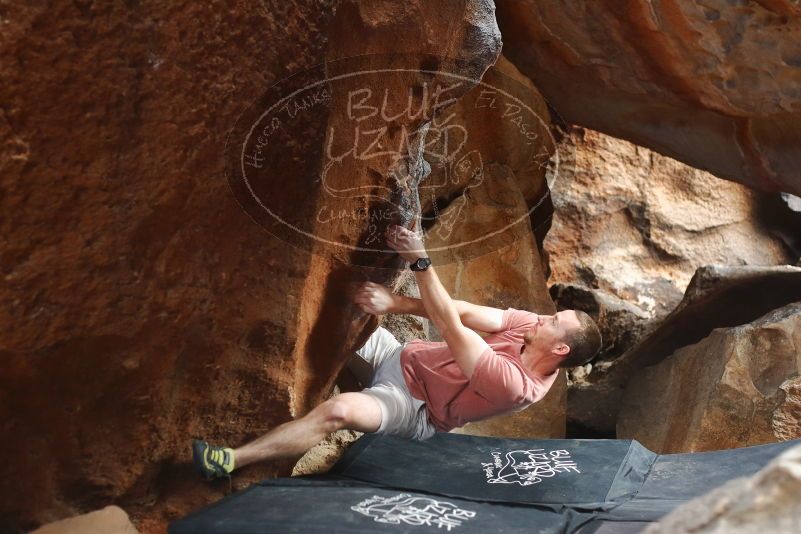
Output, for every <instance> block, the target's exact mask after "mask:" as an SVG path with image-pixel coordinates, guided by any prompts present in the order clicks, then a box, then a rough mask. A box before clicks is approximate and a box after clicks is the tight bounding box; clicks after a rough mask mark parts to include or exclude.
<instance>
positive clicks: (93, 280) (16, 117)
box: [0, 0, 500, 532]
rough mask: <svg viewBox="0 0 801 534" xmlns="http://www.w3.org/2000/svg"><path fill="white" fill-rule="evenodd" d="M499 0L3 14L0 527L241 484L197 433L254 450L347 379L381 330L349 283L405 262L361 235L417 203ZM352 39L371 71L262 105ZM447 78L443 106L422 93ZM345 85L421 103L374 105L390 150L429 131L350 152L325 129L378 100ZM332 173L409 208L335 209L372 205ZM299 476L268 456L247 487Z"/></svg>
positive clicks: (149, 515) (310, 77)
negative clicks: (441, 121)
mask: <svg viewBox="0 0 801 534" xmlns="http://www.w3.org/2000/svg"><path fill="white" fill-rule="evenodd" d="M493 11H494V7H493V5H492V4H491V3H487V2H483V1H479V0H453V1H449V2H444V3H437V4H436V5H434V4H431V3H427V2H419V1H412V2H404V3H397V2H394V1H376V2H359V1H355V0H353V1H350V0H341V1H339V2H318V1H311V0H308V1H300V2H293V3H292V4H291V8H287V6H285V5H284V4H283V3H280V2H255V3H253V4H252V5H251V4H248V5H245V4H241V3H233V4H231V3H228V2H219V1H212V2H205V3H197V2H186V1H184V2H180V1H179V2H169V3H156V2H144V3H143V2H133V3H131V2H128V3H124V2H123V3H98V2H95V3H92V2H61V3H58V2H57V3H55V4H48V5H38V4H31V3H25V2H12V3H10V4H8V5H6V6H4V8H3V20H4V24H3V39H2V44H0V54H1V55H2V58H3V60H2V61H0V65H1V66H0V75H1V76H2V79H3V84H2V87H0V100H2V102H3V107H2V111H0V132H3V137H4V140H5V141H4V143H3V145H2V147H0V170H2V174H3V176H4V183H5V184H6V186H4V189H3V194H2V196H0V211H2V213H3V214H8V215H9V216H7V217H4V218H3V219H2V222H1V223H0V224H2V236H3V238H2V239H3V241H4V243H6V245H5V246H4V247H3V251H2V262H0V263H1V264H2V274H3V279H4V284H3V285H2V287H0V299H1V300H2V301H3V302H6V303H8V306H3V307H1V308H0V325H2V327H0V339H1V340H2V341H0V354H2V358H0V366H2V372H1V373H0V401H2V402H0V420H2V423H3V428H4V433H3V437H4V446H5V451H6V453H7V455H8V457H9V458H14V459H15V460H14V461H6V462H4V463H3V465H2V467H0V479H2V482H0V485H1V486H0V500H2V504H0V530H2V531H4V532H5V531H9V532H14V531H19V530H23V529H28V528H31V527H34V526H36V525H38V524H41V523H43V522H45V521H50V520H52V519H57V518H59V517H66V516H70V515H74V514H75V513H78V512H82V511H87V510H91V509H93V508H96V507H97V505H98V503H104V502H109V501H112V500H113V501H115V502H117V503H120V504H121V505H123V506H124V507H125V509H126V510H128V511H129V513H130V514H131V516H132V517H133V518H134V520H135V521H143V520H148V521H150V520H154V521H156V522H158V521H163V519H164V518H165V517H175V516H176V515H180V514H183V513H185V512H186V511H188V510H189V509H192V508H194V507H197V506H199V505H201V504H203V503H206V502H209V501H211V500H214V499H216V498H218V497H219V494H220V492H221V491H222V490H223V488H226V489H227V482H224V481H223V482H221V483H220V484H215V485H204V484H202V483H200V481H199V480H197V479H196V477H195V475H194V473H192V471H191V468H190V467H189V465H188V460H189V455H188V453H189V450H188V443H189V439H190V438H191V437H196V436H205V437H208V438H210V439H212V440H214V441H218V442H227V443H238V442H242V441H244V440H246V439H249V438H252V437H254V436H255V435H257V434H259V433H262V432H264V431H265V430H267V429H269V428H271V427H274V426H276V425H277V424H279V423H282V422H284V421H287V420H289V419H290V418H292V417H294V416H298V415H302V414H303V413H305V412H306V411H308V410H309V409H310V407H312V406H313V405H314V404H316V403H317V402H319V400H321V399H323V398H325V397H326V396H327V395H329V394H330V393H331V388H332V385H333V381H334V378H335V377H336V375H337V371H338V370H339V368H341V367H342V365H343V363H344V360H345V357H346V355H347V353H348V352H349V351H350V350H352V349H353V348H354V347H355V346H358V344H359V342H360V341H362V340H363V339H364V338H365V337H366V336H367V335H369V333H370V331H371V330H372V329H373V328H374V327H375V321H374V320H372V319H370V318H368V317H366V316H364V315H363V314H361V313H360V312H359V310H358V308H356V307H355V306H353V305H351V304H350V297H351V291H352V289H353V288H354V287H355V286H356V285H358V283H360V282H361V281H363V280H365V279H373V280H375V281H378V282H383V283H391V282H392V280H393V279H394V277H395V276H396V273H397V269H398V267H399V266H400V262H398V261H397V259H396V258H393V257H392V255H389V254H386V253H385V252H383V251H381V250H376V249H375V248H374V249H372V250H370V251H368V253H365V254H364V255H359V254H357V253H353V254H352V253H351V252H349V251H352V247H353V246H354V245H358V244H360V243H364V242H365V241H366V240H367V239H368V238H369V236H370V234H371V233H380V232H382V231H383V229H384V228H385V227H386V225H387V224H389V223H390V222H408V221H410V220H412V219H414V217H415V216H417V215H418V214H419V210H420V208H419V203H418V201H417V194H418V192H417V189H416V188H417V186H418V185H419V182H420V180H423V179H424V178H425V175H426V172H427V167H426V164H425V162H424V160H423V158H422V151H421V148H422V146H423V141H424V138H425V137H424V135H425V132H426V131H427V128H428V127H429V125H430V123H431V122H432V119H433V116H434V115H436V113H435V112H441V111H443V110H444V109H446V107H447V106H446V104H452V103H453V102H454V101H456V100H458V98H459V97H461V96H462V95H464V93H466V92H467V91H469V90H470V89H471V88H472V87H473V86H475V85H476V84H477V83H478V79H479V78H480V77H481V75H482V74H483V72H484V71H485V70H486V69H487V68H488V67H489V66H490V65H491V64H492V63H493V62H494V61H495V59H496V58H497V56H498V54H499V52H500V35H499V33H498V29H497V26H496V24H495V19H494V12H493ZM387 53H390V54H391V56H390V57H392V58H394V59H393V60H391V61H390V60H386V56H384V59H380V58H381V57H382V55H384V54H387ZM354 55H363V56H364V59H363V60H362V61H363V63H362V64H361V66H366V67H369V68H368V69H367V71H369V72H368V74H367V76H366V77H365V78H363V79H362V81H361V82H359V83H356V82H352V81H350V80H351V79H350V78H347V77H343V78H342V79H343V80H344V81H343V83H342V84H340V85H339V86H336V87H334V85H331V84H329V85H328V86H327V87H332V88H333V89H336V90H333V89H332V90H331V91H329V92H325V91H322V90H321V91H318V92H315V93H314V94H305V95H304V98H297V99H295V100H287V101H286V102H285V103H286V107H282V108H279V112H280V113H284V114H285V115H283V116H282V119H279V122H280V121H281V120H283V122H280V124H281V125H285V126H287V127H286V128H281V127H278V126H277V124H278V123H276V122H274V121H270V122H268V123H267V124H264V125H263V124H261V123H259V122H258V120H259V119H260V118H262V117H263V115H260V114H259V113H261V112H262V111H263V112H264V113H266V111H267V108H266V106H267V105H269V104H271V103H273V104H274V103H276V101H274V100H271V99H275V98H277V97H280V96H282V93H281V92H280V91H282V90H285V89H288V88H294V87H295V86H294V85H293V84H303V83H307V82H308V83H309V84H311V83H312V82H315V81H316V82H319V81H320V80H319V79H316V78H315V76H317V75H318V74H319V73H320V72H321V69H320V68H317V69H314V68H312V67H313V66H314V65H319V64H323V63H324V62H326V65H328V66H330V69H331V70H330V71H328V73H329V74H330V73H335V74H337V75H340V74H342V75H344V74H347V73H348V69H350V68H352V67H354V64H353V63H348V60H347V59H345V58H351V57H353V56H354ZM377 58H378V59H377ZM385 60H386V61H385ZM387 61H389V63H387ZM356 66H358V65H356ZM382 66H383V67H386V66H390V67H398V68H401V67H402V68H404V69H406V71H408V73H407V74H406V75H402V76H401V75H398V76H394V75H388V76H380V75H378V74H377V73H376V71H378V70H380V67H382ZM304 69H311V70H309V71H306V74H304V75H301V76H296V77H293V78H290V79H289V80H288V81H283V82H281V83H278V84H277V85H274V84H275V83H276V82H278V81H279V80H283V79H285V78H286V77H287V76H288V75H290V74H293V73H295V72H298V71H302V70H304ZM442 71H449V72H450V73H452V74H453V75H457V76H461V77H462V80H461V82H460V83H458V84H454V83H452V82H450V81H448V80H446V79H445V78H446V77H443V75H441V74H440V73H441V72H442ZM446 82H447V86H448V88H449V90H448V91H447V98H445V99H442V100H440V101H439V102H435V101H432V100H431V99H427V98H425V97H426V96H427V95H429V96H430V95H431V94H432V93H431V92H436V90H437V88H440V89H442V88H443V87H444V86H445V84H446ZM360 83H363V84H366V85H359V84H360ZM268 87H269V88H270V89H268ZM303 87H305V88H306V89H308V88H310V87H326V86H325V85H322V86H314V85H306V86H302V87H301V88H303ZM354 87H357V88H360V89H363V88H365V87H366V88H369V89H371V90H372V91H373V92H374V95H373V100H372V102H376V101H381V99H382V97H383V96H384V94H385V90H386V95H387V101H388V103H389V107H390V108H391V110H395V109H403V105H404V104H406V103H407V102H409V98H410V95H411V98H412V99H413V100H414V99H416V100H415V101H414V104H415V105H416V106H417V107H416V109H417V110H419V111H420V113H419V114H418V115H415V116H410V115H399V116H397V117H392V118H390V117H388V116H387V115H386V114H385V115H383V116H381V117H380V119H381V120H384V121H385V123H384V126H386V128H384V129H383V130H381V129H379V128H377V126H378V124H377V121H379V119H376V118H374V117H373V118H371V117H367V118H365V119H364V121H362V122H360V124H362V125H363V126H364V129H365V130H368V129H369V130H373V132H372V134H371V135H372V137H370V139H369V141H371V142H373V141H374V142H376V143H378V144H383V146H385V147H386V146H390V147H391V146H400V145H399V144H400V143H401V141H402V140H404V138H403V132H404V128H405V129H406V130H405V131H406V132H407V133H408V132H409V131H415V132H419V135H417V136H416V137H413V138H411V137H410V138H405V141H408V142H407V143H406V145H405V146H403V147H402V148H403V154H402V155H403V156H404V157H402V158H392V157H390V156H386V155H385V156H380V157H375V158H369V157H363V156H365V153H364V152H363V151H360V152H358V154H354V153H350V154H351V155H352V156H353V157H351V158H350V159H348V158H344V157H342V156H343V155H347V154H349V152H348V151H347V148H346V145H347V143H346V141H344V140H343V139H345V138H344V137H338V138H336V139H334V138H333V134H332V132H333V131H336V132H338V133H339V134H342V133H344V132H350V142H351V145H352V144H353V143H354V140H353V133H354V131H355V129H356V127H355V125H354V124H355V119H356V118H358V119H362V118H364V116H363V115H359V116H358V117H355V116H353V115H348V114H347V111H352V110H353V109H354V108H353V106H351V107H350V108H349V107H348V103H347V102H345V100H346V99H347V96H346V95H347V94H348V90H349V89H354ZM427 91H431V92H427ZM306 96H308V98H305V97H306ZM280 102H284V101H280ZM362 103H363V104H364V105H365V106H367V105H368V104H369V103H367V102H362ZM396 106H397V107H396ZM360 109H361V111H362V112H364V111H366V110H369V108H367V107H363V108H360ZM264 116H267V115H264ZM273 118H275V117H273ZM289 119H293V121H294V122H292V121H290V120H289ZM379 122H380V121H379ZM262 126H263V127H262ZM272 126H275V128H274V129H273V130H270V129H269V128H270V127H272ZM251 132H255V133H256V135H254V136H250V137H248V136H247V135H246V134H249V133H251ZM272 134H274V136H273V137H270V135H272ZM327 136H329V137H327ZM271 142H272V143H273V144H272V145H270V143H271ZM226 143H227V151H226ZM338 143H345V146H344V147H343V146H340V144H338ZM254 144H255V147H254ZM275 147H278V148H279V149H278V150H275ZM326 148H329V149H330V151H329V152H326ZM343 148H344V150H340V149H343ZM249 149H253V150H249ZM407 149H408V150H407ZM268 154H269V158H268V157H266V156H267V155H268ZM226 155H227V158H226ZM396 155H398V154H396ZM357 156H358V157H357ZM237 158H239V165H237ZM332 158H336V161H335V163H337V165H330V164H331V163H332ZM265 162H266V163H267V165H264V163H265ZM226 164H227V166H228V167H227V169H226ZM237 169H248V171H249V172H250V171H253V172H255V170H264V172H266V170H267V169H270V170H272V172H273V174H272V175H270V176H268V175H265V174H251V175H249V177H251V178H254V177H255V178H264V180H251V182H249V185H250V186H252V187H253V191H252V192H253V194H254V197H256V196H258V195H262V197H261V198H260V200H264V199H265V198H268V197H269V198H272V200H273V202H274V204H272V205H271V207H273V208H276V206H277V207H278V208H282V209H285V210H287V211H288V212H289V213H290V214H292V215H294V216H296V217H298V219H300V220H302V221H306V222H308V223H309V226H308V227H305V228H302V230H304V231H307V233H309V234H311V235H312V236H315V235H323V236H331V235H335V237H336V239H335V241H336V242H337V245H341V246H339V248H337V247H324V246H322V245H321V243H322V241H320V240H314V239H312V240H307V241H305V242H304V241H302V240H301V239H300V238H298V240H293V238H292V237H291V236H289V237H288V236H287V234H286V233H282V230H281V229H280V228H278V225H277V224H275V225H274V226H270V224H269V222H268V223H265V221H264V220H263V219H261V217H260V215H262V214H263V213H262V212H260V211H259V210H258V208H254V203H255V201H254V202H250V201H249V200H248V197H247V196H246V195H243V194H242V187H243V186H242V183H243V182H242V180H241V179H240V178H242V177H241V176H239V175H237ZM226 170H227V171H228V173H227V175H228V183H226V178H225V176H226ZM323 170H326V171H329V172H327V173H325V174H326V177H327V178H330V181H329V182H327V184H326V185H332V184H333V187H334V189H335V190H336V188H338V187H339V188H342V187H352V188H361V187H365V186H367V187H371V186H376V187H384V188H385V189H386V188H388V189H389V191H388V192H387V195H389V196H390V197H391V198H390V200H391V201H392V202H393V203H394V205H396V206H398V209H397V210H396V211H394V212H393V213H392V214H391V220H390V219H385V220H382V221H380V224H378V225H376V226H377V228H368V227H367V225H364V224H362V222H363V221H361V220H358V219H356V218H355V217H350V218H349V217H347V216H346V217H343V218H339V219H337V220H334V221H330V220H329V221H321V220H320V219H319V218H317V217H316V215H318V214H319V213H321V211H320V210H321V208H322V207H325V205H326V202H329V201H330V202H331V205H332V206H335V207H336V208H337V209H341V210H345V214H346V215H347V214H348V213H351V214H352V213H357V212H358V210H359V209H363V208H365V206H367V207H368V208H369V207H372V206H373V204H371V203H370V202H369V201H367V200H365V198H366V197H364V196H360V197H356V198H352V197H351V198H343V197H341V196H338V197H336V198H335V199H333V200H332V199H331V197H332V195H331V194H329V193H330V190H322V189H320V188H317V189H314V188H312V187H308V184H310V183H314V178H315V177H319V176H320V175H321V174H323ZM268 178H272V180H270V179H268ZM231 189H233V191H234V195H235V196H232V195H231ZM333 196H336V195H333ZM235 198H236V200H238V201H239V202H240V204H241V205H238V204H237V202H236V201H235ZM384 200H385V199H384ZM384 200H382V201H380V202H383V201H384ZM380 202H377V204H380ZM243 207H244V208H245V209H244V210H243V209H242V208H243ZM341 213H342V211H337V212H336V214H337V215H340V214H341ZM254 220H256V221H257V222H259V223H261V224H262V225H263V226H265V227H267V228H268V229H269V230H270V231H271V232H272V234H270V233H268V232H265V230H264V228H262V227H260V226H258V225H256V224H254V222H253V221H254ZM354 221H355V222H354ZM276 235H279V236H281V238H282V239H278V238H276V237H275V236H276ZM300 235H303V234H301V233H297V236H300ZM290 244H291V245H295V246H290ZM347 247H351V248H350V249H349V248H347ZM343 250H344V251H345V252H343ZM290 468H291V463H287V462H283V463H281V462H279V463H275V464H272V465H264V466H254V467H253V468H251V469H248V470H246V471H245V472H243V473H242V474H240V475H239V476H238V477H237V483H238V484H240V485H245V484H248V483H249V482H252V481H254V480H258V479H261V478H264V477H267V476H273V475H276V474H279V473H287V472H288V470H289V469H290Z"/></svg>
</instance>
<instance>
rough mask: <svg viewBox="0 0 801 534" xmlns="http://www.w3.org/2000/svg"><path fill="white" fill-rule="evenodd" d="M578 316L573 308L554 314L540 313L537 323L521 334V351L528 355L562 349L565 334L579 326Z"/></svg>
mask: <svg viewBox="0 0 801 534" xmlns="http://www.w3.org/2000/svg"><path fill="white" fill-rule="evenodd" d="M580 326H581V325H580V324H579V321H578V317H577V316H576V312H574V311H573V310H564V311H560V312H557V313H556V314H554V315H540V316H538V318H537V323H536V324H535V325H534V326H532V327H531V328H529V329H528V330H526V332H525V334H523V343H524V348H523V352H524V353H526V354H529V355H534V354H536V353H540V354H543V353H544V354H548V353H552V352H554V351H556V352H557V353H559V352H561V351H563V350H564V348H565V347H566V345H565V343H564V341H563V340H564V339H565V336H566V334H567V333H568V332H570V331H571V330H573V329H575V328H580Z"/></svg>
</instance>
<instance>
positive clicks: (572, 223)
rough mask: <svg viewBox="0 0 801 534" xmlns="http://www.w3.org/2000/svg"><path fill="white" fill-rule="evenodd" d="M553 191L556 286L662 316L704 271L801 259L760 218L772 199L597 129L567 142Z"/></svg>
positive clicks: (551, 247) (577, 132) (550, 245)
mask: <svg viewBox="0 0 801 534" xmlns="http://www.w3.org/2000/svg"><path fill="white" fill-rule="evenodd" d="M552 191H553V198H554V207H555V216H554V221H553V226H552V228H551V231H550V232H549V233H548V237H547V238H546V240H545V247H546V249H547V250H548V252H549V256H550V265H551V271H552V274H551V278H550V281H551V282H552V283H567V284H581V285H585V286H587V287H589V288H597V289H601V290H603V291H606V292H608V293H611V294H613V295H615V296H617V297H619V298H621V299H623V300H626V301H628V302H629V303H631V304H633V305H635V306H638V307H639V308H641V309H642V310H643V311H644V312H646V313H647V314H648V315H649V316H650V317H651V318H654V319H661V318H663V317H664V316H665V315H667V314H668V313H669V312H670V311H671V310H672V309H673V308H674V307H675V306H676V304H678V302H679V301H680V300H681V295H682V294H683V293H684V290H685V288H686V287H687V284H688V282H689V281H690V278H691V277H692V275H693V274H694V273H695V270H696V269H697V268H698V267H700V266H702V265H708V264H718V265H783V264H790V263H795V260H796V255H794V254H793V252H792V251H791V250H789V249H788V247H787V246H786V245H785V243H784V241H783V240H782V239H781V238H780V237H778V236H775V235H774V234H773V233H771V231H770V229H769V228H768V227H767V226H766V224H765V223H764V222H762V221H761V219H764V218H766V217H767V215H766V214H765V213H764V212H765V211H766V209H765V208H767V206H768V205H771V206H772V202H770V200H769V199H767V198H765V197H766V195H765V194H760V193H757V192H754V191H751V190H749V189H748V188H746V187H744V186H741V185H739V184H734V183H731V182H726V181H723V180H720V179H717V178H715V177H714V176H712V175H710V174H709V173H706V172H703V171H700V170H697V169H693V168H691V167H688V166H686V165H684V164H682V163H680V162H678V161H675V160H673V159H670V158H667V157H664V156H660V155H659V154H656V153H654V152H652V151H650V150H647V149H644V148H642V147H638V146H635V145H633V144H631V143H628V142H626V141H622V140H619V139H615V138H612V137H609V136H606V135H604V134H600V133H598V132H593V131H591V130H585V129H578V128H574V129H571V130H569V131H568V132H567V134H566V135H565V137H564V138H563V139H562V141H561V142H560V144H559V170H558V174H557V175H556V176H555V177H554V178H553V184H552ZM773 211H779V210H778V207H776V208H775V209H773ZM599 223H601V224H599Z"/></svg>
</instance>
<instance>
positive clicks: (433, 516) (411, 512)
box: [350, 493, 476, 532]
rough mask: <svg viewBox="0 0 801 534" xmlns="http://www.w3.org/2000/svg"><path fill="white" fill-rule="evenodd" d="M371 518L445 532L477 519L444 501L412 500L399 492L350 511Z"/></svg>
mask: <svg viewBox="0 0 801 534" xmlns="http://www.w3.org/2000/svg"><path fill="white" fill-rule="evenodd" d="M350 509H351V510H353V511H354V512H358V513H360V514H364V515H366V516H367V517H372V518H373V520H374V521H375V522H377V523H385V524H390V525H400V524H405V525H412V526H435V527H437V528H444V529H445V530H446V531H447V532H450V531H451V530H452V529H454V528H456V527H458V526H460V525H461V524H462V523H463V522H464V521H467V520H468V519H472V518H474V517H475V516H476V512H474V511H472V510H465V509H462V508H459V507H458V506H456V505H455V504H453V503H450V502H447V501H437V500H434V499H430V498H428V497H415V496H413V495H410V494H408V493H400V494H398V495H395V496H394V497H379V496H378V495H374V496H373V497H371V498H370V499H365V500H363V501H362V502H360V503H359V504H357V505H355V506H351V508H350Z"/></svg>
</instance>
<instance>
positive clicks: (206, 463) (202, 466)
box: [192, 439, 234, 480]
mask: <svg viewBox="0 0 801 534" xmlns="http://www.w3.org/2000/svg"><path fill="white" fill-rule="evenodd" d="M192 458H193V459H194V461H195V467H196V468H197V470H198V471H200V474H202V475H203V476H204V477H206V480H211V479H214V478H220V477H229V478H230V476H231V471H233V470H234V450H233V449H229V448H228V447H215V446H213V445H209V444H208V443H207V442H205V441H203V440H200V439H196V440H194V441H193V442H192Z"/></svg>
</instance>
